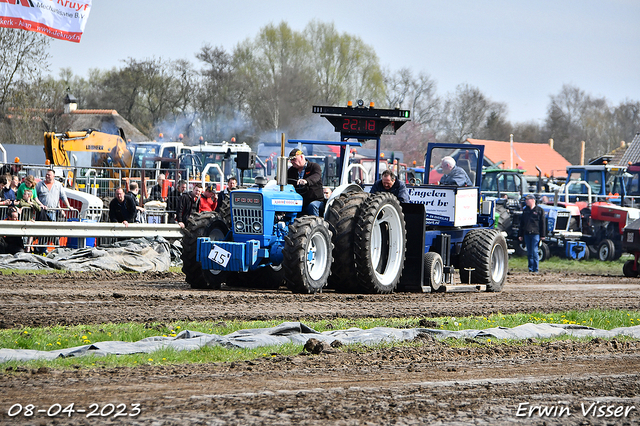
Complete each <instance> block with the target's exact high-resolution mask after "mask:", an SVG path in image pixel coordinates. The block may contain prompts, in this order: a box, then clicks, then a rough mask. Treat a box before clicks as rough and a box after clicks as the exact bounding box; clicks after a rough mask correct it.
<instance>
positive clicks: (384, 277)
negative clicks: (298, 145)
mask: <svg viewBox="0 0 640 426" xmlns="http://www.w3.org/2000/svg"><path fill="white" fill-rule="evenodd" d="M313 112H314V113H317V114H320V115H321V116H322V117H325V118H327V119H328V120H329V122H331V124H332V125H333V126H334V128H335V130H336V131H337V132H339V133H340V142H339V144H340V147H341V155H340V158H341V159H342V162H341V163H340V164H339V170H338V175H339V176H340V182H347V175H348V172H349V158H348V157H349V156H348V155H345V152H346V153H348V152H349V146H350V144H357V142H350V141H353V140H363V139H373V140H376V143H377V151H379V150H380V136H381V135H382V134H383V131H384V133H385V134H395V132H396V130H397V129H398V128H400V126H402V125H403V124H404V123H405V122H407V121H408V120H409V115H410V114H409V111H406V110H400V109H376V108H373V106H371V107H364V106H363V104H362V103H359V105H358V106H357V107H352V106H348V107H325V106H315V107H313ZM298 142H300V141H298ZM284 145H285V140H284V136H283V140H282V148H281V154H282V155H281V156H280V157H279V158H278V162H277V181H276V182H267V181H266V179H259V178H257V179H256V185H255V186H254V187H251V188H247V189H242V190H236V191H232V192H231V205H230V212H229V215H228V217H225V216H224V215H219V214H217V213H203V214H199V215H195V216H193V217H192V218H191V219H190V220H189V222H188V225H187V228H186V230H185V236H184V239H183V254H182V259H183V262H184V265H183V271H184V273H185V275H186V280H187V282H188V283H189V284H190V285H191V286H192V287H193V288H211V289H217V288H220V285H221V284H223V283H226V284H231V285H238V284H239V285H247V284H251V285H260V286H263V287H265V286H266V287H271V288H276V287H279V286H280V285H281V284H286V286H287V287H288V288H289V289H290V290H292V291H294V292H301V293H316V292H321V291H322V290H323V289H324V288H325V287H330V288H333V289H335V290H336V291H344V292H354V291H355V292H362V291H364V292H370V293H391V292H394V291H398V290H402V291H422V292H429V291H444V290H449V289H450V288H452V287H455V286H454V283H453V281H454V278H453V275H454V272H455V270H456V269H458V270H459V271H460V278H461V281H462V284H466V285H467V286H468V285H469V284H471V287H472V288H473V289H474V290H475V289H481V290H487V291H501V289H502V286H503V284H504V282H505V279H506V275H507V270H508V257H507V245H506V241H505V240H504V237H503V236H502V235H501V234H500V232H498V231H497V230H495V229H493V205H494V204H493V202H491V201H486V202H481V201H480V197H479V187H480V182H481V180H482V176H481V173H480V170H477V168H478V167H481V165H482V161H480V162H478V161H477V159H478V158H479V159H482V158H483V147H473V148H472V151H473V155H474V156H475V157H474V158H475V160H474V164H475V165H476V166H475V168H474V170H475V171H476V172H477V173H476V175H475V177H476V179H475V182H476V185H475V186H474V187H464V188H457V187H450V186H440V185H435V184H432V183H427V184H425V185H419V186H413V187H411V189H410V193H411V202H410V203H407V204H404V203H403V204H401V203H400V202H399V201H398V199H397V198H396V197H395V196H394V195H392V194H390V193H376V194H369V193H368V192H366V191H363V189H362V188H361V187H360V186H359V185H357V184H348V183H344V184H342V185H340V186H338V187H337V188H336V189H335V190H334V191H333V194H332V195H331V197H330V199H329V200H328V201H327V205H326V208H325V213H324V217H323V218H321V217H315V216H301V212H302V197H301V196H300V195H299V194H298V193H296V191H295V188H294V187H293V186H291V185H286V180H284V179H285V176H286V171H287V162H286V161H287V159H286V158H285V157H284ZM458 147H459V145H454V144H430V145H429V147H428V149H427V153H426V159H427V161H426V167H427V168H428V167H429V165H430V164H435V163H436V162H439V160H440V158H441V157H442V156H444V155H448V153H450V152H451V151H453V150H455V149H456V148H458ZM376 157H378V155H376ZM477 165H479V166H477ZM379 172H380V170H379V166H378V165H376V176H379ZM478 212H480V213H478ZM467 288H468V287H467Z"/></svg>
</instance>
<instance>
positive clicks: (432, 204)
mask: <svg viewBox="0 0 640 426" xmlns="http://www.w3.org/2000/svg"><path fill="white" fill-rule="evenodd" d="M408 190H409V198H410V200H411V203H413V204H422V205H424V209H425V213H426V223H427V225H442V226H469V225H475V224H476V223H477V219H478V188H451V187H438V186H437V185H429V186H422V187H409V188H408Z"/></svg>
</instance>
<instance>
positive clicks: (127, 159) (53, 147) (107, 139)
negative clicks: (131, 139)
mask: <svg viewBox="0 0 640 426" xmlns="http://www.w3.org/2000/svg"><path fill="white" fill-rule="evenodd" d="M44 152H45V156H46V158H47V160H49V162H50V163H51V165H54V166H71V162H70V161H69V153H70V152H94V153H96V154H99V155H94V156H93V157H94V158H93V160H92V164H91V166H92V167H118V168H121V169H129V168H130V167H131V162H132V159H133V156H132V154H131V151H129V149H128V148H127V144H126V142H125V141H124V137H123V134H121V135H111V134H109V133H102V132H99V131H97V130H93V129H88V130H82V131H72V132H65V133H54V132H46V133H45V134H44Z"/></svg>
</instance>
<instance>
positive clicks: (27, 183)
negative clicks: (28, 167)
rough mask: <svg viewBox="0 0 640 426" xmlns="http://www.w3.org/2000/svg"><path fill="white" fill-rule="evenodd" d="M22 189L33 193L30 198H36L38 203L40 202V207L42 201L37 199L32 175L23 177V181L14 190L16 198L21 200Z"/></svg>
mask: <svg viewBox="0 0 640 426" xmlns="http://www.w3.org/2000/svg"><path fill="white" fill-rule="evenodd" d="M24 191H31V192H32V193H33V194H32V197H31V198H32V199H34V200H36V201H37V202H38V204H40V207H42V203H41V202H40V200H38V191H36V180H35V178H34V177H33V175H28V176H27V177H26V178H24V182H22V183H21V184H20V186H18V189H17V190H16V200H22V194H24Z"/></svg>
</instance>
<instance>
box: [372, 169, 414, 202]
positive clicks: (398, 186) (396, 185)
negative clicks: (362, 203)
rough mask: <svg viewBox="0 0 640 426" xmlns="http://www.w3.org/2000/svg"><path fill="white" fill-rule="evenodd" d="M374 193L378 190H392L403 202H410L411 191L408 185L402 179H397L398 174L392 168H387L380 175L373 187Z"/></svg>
mask: <svg viewBox="0 0 640 426" xmlns="http://www.w3.org/2000/svg"><path fill="white" fill-rule="evenodd" d="M370 192H371V193H372V194H375V193H376V192H390V193H391V194H393V195H395V196H396V198H398V200H400V202H401V203H408V202H409V191H408V190H407V185H405V184H404V182H402V181H401V180H400V179H396V175H394V174H393V172H392V171H391V170H385V171H384V172H382V175H380V179H378V180H377V181H376V183H374V184H373V186H372V187H371V191H370Z"/></svg>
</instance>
